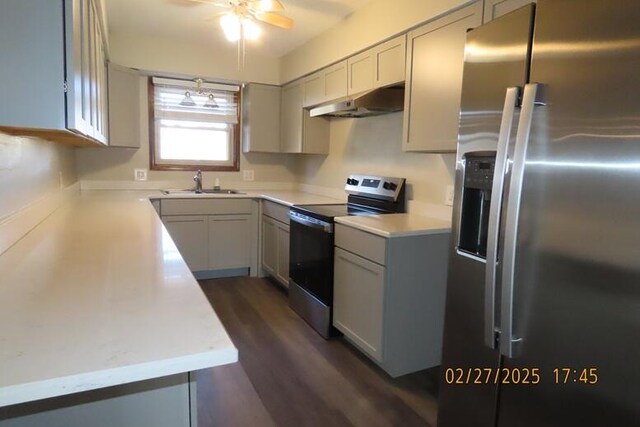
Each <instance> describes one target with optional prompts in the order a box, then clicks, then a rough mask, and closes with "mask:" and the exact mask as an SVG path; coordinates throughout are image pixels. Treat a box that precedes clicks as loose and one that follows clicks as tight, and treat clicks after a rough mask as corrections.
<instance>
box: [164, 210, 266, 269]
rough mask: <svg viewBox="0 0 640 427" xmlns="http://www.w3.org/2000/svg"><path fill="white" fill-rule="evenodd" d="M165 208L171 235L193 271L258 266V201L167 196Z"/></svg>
mask: <svg viewBox="0 0 640 427" xmlns="http://www.w3.org/2000/svg"><path fill="white" fill-rule="evenodd" d="M254 206H255V208H254ZM161 212H162V221H163V223H164V224H165V227H166V228H167V231H168V232H169V235H170V236H171V238H172V239H173V240H174V242H175V244H176V246H177V248H178V250H179V251H180V254H181V255H182V257H183V258H184V260H185V261H186V262H187V265H189V268H190V269H191V271H194V272H205V271H218V272H223V271H224V270H226V271H228V272H229V274H227V275H231V274H234V275H237V274H235V272H239V271H241V270H242V269H246V270H248V269H252V270H254V271H255V270H256V269H257V262H256V255H255V254H256V253H257V248H256V241H257V229H258V226H257V221H256V218H257V202H254V201H252V200H251V199H163V200H162V202H161ZM221 274H222V273H221ZM244 274H246V271H245V273H244ZM216 276H217V275H209V276H208V275H205V274H199V276H198V277H200V278H205V277H216Z"/></svg>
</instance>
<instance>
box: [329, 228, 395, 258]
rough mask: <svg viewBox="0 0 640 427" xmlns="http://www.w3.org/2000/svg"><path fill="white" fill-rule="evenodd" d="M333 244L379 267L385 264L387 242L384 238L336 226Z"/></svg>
mask: <svg viewBox="0 0 640 427" xmlns="http://www.w3.org/2000/svg"><path fill="white" fill-rule="evenodd" d="M335 244H336V246H338V247H340V248H342V249H346V250H348V251H349V252H353V253H355V254H358V255H360V256H361V257H364V258H366V259H369V260H371V261H373V262H376V263H378V264H380V265H385V264H386V252H387V241H386V239H385V238H384V237H380V236H375V235H373V234H369V233H366V232H364V231H360V230H356V229H355V228H351V227H347V226H344V225H342V224H336V236H335Z"/></svg>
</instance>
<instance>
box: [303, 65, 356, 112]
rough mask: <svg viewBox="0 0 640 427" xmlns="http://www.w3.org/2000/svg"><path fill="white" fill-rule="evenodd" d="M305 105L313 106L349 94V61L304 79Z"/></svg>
mask: <svg viewBox="0 0 640 427" xmlns="http://www.w3.org/2000/svg"><path fill="white" fill-rule="evenodd" d="M302 84H303V99H302V106H303V107H312V106H314V105H318V104H322V103H324V102H328V101H332V100H334V99H338V98H341V97H343V96H347V61H341V62H339V63H337V64H334V65H331V66H329V67H326V68H323V69H322V70H320V71H316V72H315V73H313V74H312V75H310V76H308V77H305V78H304V79H303V80H302Z"/></svg>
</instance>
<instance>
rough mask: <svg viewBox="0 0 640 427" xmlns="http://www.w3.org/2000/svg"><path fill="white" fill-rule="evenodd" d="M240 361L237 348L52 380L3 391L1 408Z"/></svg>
mask: <svg viewBox="0 0 640 427" xmlns="http://www.w3.org/2000/svg"><path fill="white" fill-rule="evenodd" d="M237 361H238V349H237V348H235V347H230V348H225V349H222V350H215V351H210V352H206V353H199V354H195V355H188V356H181V357H176V358H172V359H164V360H157V361H153V362H148V363H141V364H136V365H129V366H123V367H116V368H110V369H105V370H101V371H91V372H85V373H82V374H77V375H71V376H67V377H59V378H51V379H47V380H41V381H36V382H31V383H25V384H16V385H11V386H5V387H2V388H1V389H0V408H1V407H4V406H10V405H16V404H20V403H27V402H32V401H35V400H41V399H47V398H52V397H58V396H64V395H68V394H73V393H79V392H84V391H91V390H96V389H101V388H105V387H112V386H117V385H122V384H129V383H134V382H138V381H145V380H150V379H154V378H160V377H165V376H168V375H175V374H181V373H185V372H191V371H196V370H199V369H206V368H212V367H215V366H221V365H227V364H230V363H235V362H237Z"/></svg>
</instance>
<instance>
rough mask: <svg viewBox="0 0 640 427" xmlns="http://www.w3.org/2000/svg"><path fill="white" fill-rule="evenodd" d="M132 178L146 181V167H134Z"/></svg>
mask: <svg viewBox="0 0 640 427" xmlns="http://www.w3.org/2000/svg"><path fill="white" fill-rule="evenodd" d="M133 179H134V180H136V181H146V180H147V170H146V169H134V170H133Z"/></svg>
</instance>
